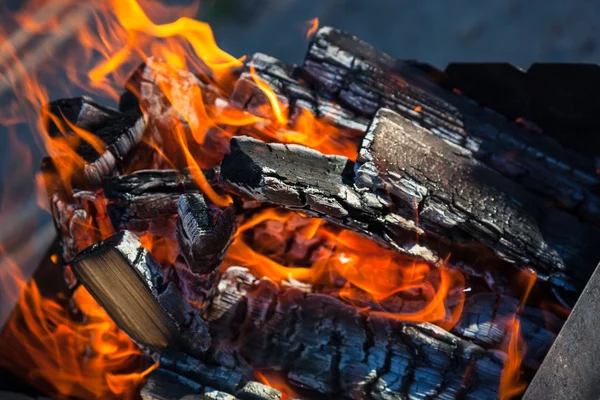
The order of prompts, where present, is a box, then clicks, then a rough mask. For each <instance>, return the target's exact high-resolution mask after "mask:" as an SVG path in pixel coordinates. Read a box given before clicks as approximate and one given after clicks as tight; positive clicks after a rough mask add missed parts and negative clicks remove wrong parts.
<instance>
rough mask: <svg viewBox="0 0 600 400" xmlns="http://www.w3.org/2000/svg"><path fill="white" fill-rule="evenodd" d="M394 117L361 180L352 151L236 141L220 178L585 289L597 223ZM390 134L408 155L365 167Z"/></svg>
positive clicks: (348, 224) (413, 248)
mask: <svg viewBox="0 0 600 400" xmlns="http://www.w3.org/2000/svg"><path fill="white" fill-rule="evenodd" d="M392 114H393V113H392V112H389V111H382V112H381V113H380V115H378V117H376V119H375V120H374V122H373V123H372V125H371V128H370V130H369V131H368V132H367V136H366V137H367V139H365V141H364V142H363V149H361V155H359V160H361V161H362V162H363V164H358V165H357V175H356V176H354V173H353V172H352V169H353V165H352V163H351V162H349V160H347V159H345V158H343V157H337V156H325V155H322V154H321V153H318V152H316V151H314V150H310V149H307V148H304V147H302V146H295V145H288V146H286V145H281V144H264V143H261V142H259V141H257V140H255V139H251V138H247V137H235V138H233V139H232V141H231V145H230V147H231V154H230V155H227V156H226V157H225V158H224V160H223V163H222V165H221V176H220V182H221V184H222V185H223V186H224V187H225V188H226V189H229V190H231V191H233V192H234V193H237V194H238V195H242V196H245V197H247V198H251V199H254V200H258V201H261V202H266V203H272V204H276V205H279V206H283V207H286V208H291V209H296V210H300V211H303V212H308V213H311V214H313V215H316V216H318V217H321V218H324V219H326V220H328V221H330V222H333V223H336V224H338V225H341V226H342V227H344V228H347V229H352V230H355V231H358V232H360V233H363V234H365V235H367V236H369V237H371V238H373V239H375V240H377V241H378V242H379V243H382V244H384V245H387V246H389V247H393V248H394V249H396V250H398V251H400V252H402V253H405V254H408V255H410V256H413V257H418V258H420V259H423V260H425V261H427V262H433V263H436V262H440V260H441V259H443V258H444V257H446V256H447V255H449V254H451V255H452V258H451V262H453V263H455V264H461V263H464V264H466V265H471V264H472V263H473V261H475V260H477V259H479V260H481V258H482V257H484V256H485V257H487V258H490V257H492V258H493V257H496V258H498V259H501V260H503V261H505V262H509V263H517V264H518V266H519V267H523V266H528V267H531V268H533V269H535V270H536V271H537V272H538V273H539V275H540V276H542V277H544V278H547V279H550V280H551V281H552V283H553V284H554V285H557V286H564V287H566V288H567V289H569V290H577V289H576V288H577V286H573V285H571V284H570V282H571V280H572V281H574V282H575V284H576V285H582V284H583V282H585V278H586V277H587V276H588V274H589V273H591V271H589V268H587V264H586V262H588V261H589V260H590V259H592V258H593V257H595V255H594V254H593V253H594V252H593V251H592V249H593V248H594V246H593V244H594V241H597V240H600V236H599V235H598V234H597V233H596V232H595V229H593V228H592V227H591V226H589V225H584V224H580V223H578V221H577V220H576V219H574V218H572V217H571V216H570V215H568V214H566V213H560V212H558V211H556V210H553V211H554V212H553V213H550V215H549V214H548V213H546V214H544V212H543V211H544V210H545V209H544V208H543V205H540V206H539V208H536V200H535V199H532V196H531V195H530V194H529V193H527V192H526V191H524V190H522V189H521V188H520V187H519V186H518V185H516V184H514V183H513V182H511V181H510V180H508V179H506V178H505V177H503V176H501V175H500V174H498V173H496V172H494V171H492V170H491V169H488V168H486V167H485V166H483V165H481V164H479V163H478V162H477V161H475V160H473V159H470V158H468V153H467V154H464V153H463V154H461V155H460V156H459V155H458V154H456V152H457V150H458V149H460V148H457V147H456V146H451V145H449V144H447V143H446V142H444V141H442V140H440V139H438V138H436V137H435V136H433V135H431V134H429V132H427V131H425V130H424V129H422V128H417V127H416V126H414V125H413V124H411V123H410V122H408V121H406V120H404V119H403V118H402V117H400V116H398V115H394V116H393V117H391V115H392ZM398 121H401V122H402V123H399V122H398ZM408 129H410V132H408V131H405V130H408ZM380 131H381V132H391V134H390V135H389V136H390V137H389V138H386V139H389V140H388V141H387V142H386V143H388V145H385V144H382V145H383V147H385V148H386V149H391V150H401V151H399V152H398V155H396V154H394V156H395V157H396V158H395V159H392V158H390V157H389V156H388V157H387V158H386V156H382V157H381V160H380V161H381V162H379V163H378V162H375V163H373V162H371V163H370V164H368V163H365V161H367V160H368V157H369V156H370V155H369V153H368V152H369V150H368V149H369V148H370V147H369V146H370V145H371V143H372V140H371V139H369V138H373V137H374V135H375V136H376V135H377V132H380ZM416 134H418V135H419V138H420V139H415V140H414V141H413V139H411V138H410V135H416ZM399 137H402V138H404V139H403V140H400V139H398V138H399ZM425 139H427V140H425ZM418 140H421V141H422V143H418ZM390 143H391V144H390ZM402 146H404V148H403V147H402ZM360 157H362V158H360ZM383 160H387V161H385V162H383ZM424 160H425V161H424ZM370 161H372V160H370ZM394 163H395V164H394ZM428 163H429V164H428ZM432 163H433V164H432ZM392 164H393V165H392ZM421 165H422V166H421ZM384 167H387V168H388V169H385V168H384ZM379 168H384V169H385V170H381V171H380V170H379ZM426 168H429V169H426ZM388 173H389V174H388ZM387 175H393V176H392V179H390V178H388V176H387ZM405 175H406V176H405ZM355 178H356V184H353V180H354V179H355ZM482 178H483V179H482ZM369 179H370V180H369ZM394 185H395V186H394ZM379 189H386V190H387V191H391V192H392V193H391V194H392V196H388V195H387V194H386V193H384V192H383V191H381V193H378V190H379ZM424 199H426V200H424ZM532 208H533V209H532ZM415 215H417V216H418V222H419V224H418V226H417V225H416V224H415V222H414V221H413V220H414V219H415ZM560 222H563V223H567V225H562V224H560ZM571 224H572V225H571ZM561 226H572V227H573V231H569V234H570V235H573V236H572V237H568V235H566V232H565V233H564V234H563V233H561V232H562V231H564V230H563V229H562V228H561ZM557 228H558V229H557ZM579 240H581V241H583V243H578V241H579ZM486 248H487V249H491V250H492V251H493V252H494V254H495V256H492V255H490V254H487V253H490V251H489V250H488V251H487V252H486V251H484V249H486ZM589 263H590V264H591V265H593V262H589Z"/></svg>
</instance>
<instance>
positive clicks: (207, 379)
mask: <svg viewBox="0 0 600 400" xmlns="http://www.w3.org/2000/svg"><path fill="white" fill-rule="evenodd" d="M211 361H213V364H208V363H205V362H203V361H202V360H199V359H198V358H194V357H190V356H189V355H188V354H185V353H179V352H174V351H166V352H165V353H163V354H162V356H161V367H163V368H167V369H168V370H170V371H172V372H175V373H177V374H179V375H182V376H184V377H187V378H189V379H192V380H193V381H194V382H196V383H199V384H201V385H202V386H204V389H205V390H204V391H205V392H207V390H206V389H207V388H208V389H212V390H208V391H215V389H216V390H217V391H221V392H225V393H229V394H230V395H233V396H234V398H238V399H240V400H279V399H281V392H279V391H278V390H276V389H274V388H271V387H268V386H265V385H263V384H261V383H258V382H255V381H252V380H251V379H249V370H247V369H245V368H243V367H240V366H237V365H231V364H227V363H221V364H220V365H219V364H214V361H215V360H214V359H211Z"/></svg>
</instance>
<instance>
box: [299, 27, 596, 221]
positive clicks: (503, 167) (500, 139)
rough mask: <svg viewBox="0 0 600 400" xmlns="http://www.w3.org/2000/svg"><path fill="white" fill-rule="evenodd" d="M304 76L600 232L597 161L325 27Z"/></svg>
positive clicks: (363, 111)
mask: <svg viewBox="0 0 600 400" xmlns="http://www.w3.org/2000/svg"><path fill="white" fill-rule="evenodd" d="M302 72H303V74H302V76H303V78H305V79H306V81H307V82H308V83H309V84H311V85H312V86H313V87H314V88H315V89H316V90H317V91H318V92H319V93H322V94H323V95H324V96H330V97H331V98H333V99H336V100H337V101H338V102H339V103H340V104H342V105H343V106H345V107H347V108H348V109H350V110H352V111H354V112H357V113H360V114H362V115H364V116H365V117H369V118H370V117H372V116H373V115H374V114H375V112H376V111H377V110H378V109H379V108H381V107H389V108H391V109H393V110H394V111H396V112H398V113H400V114H401V115H403V116H404V117H406V118H408V119H410V120H412V121H414V122H416V123H417V124H420V125H422V126H423V127H425V128H428V129H430V130H431V132H432V133H433V134H435V135H437V136H439V137H441V138H443V139H444V140H446V141H448V142H451V143H454V144H456V145H458V146H461V147H463V148H465V149H468V150H469V151H471V152H472V154H473V156H474V157H476V158H477V159H479V160H480V161H482V162H483V163H485V164H486V165H488V166H489V167H491V168H494V169H496V170H497V171H499V172H501V173H502V174H504V175H506V176H508V177H509V178H510V179H512V180H514V181H516V182H518V183H520V184H521V185H522V186H523V187H525V188H527V189H528V190H530V191H532V192H534V193H537V194H539V195H540V197H542V198H547V199H551V200H552V201H553V202H555V203H556V204H557V205H558V206H559V207H561V208H565V209H567V210H569V212H571V213H573V214H575V215H577V216H578V217H580V218H582V219H585V220H588V221H591V222H593V223H595V224H597V225H598V226H600V195H599V187H600V178H599V177H598V176H597V174H596V172H595V169H596V167H595V163H594V159H593V158H592V157H589V156H587V157H586V156H583V155H581V154H578V153H575V152H573V151H570V150H566V149H565V148H564V147H562V146H561V145H560V144H559V143H558V142H556V141H555V140H553V139H551V138H549V137H545V136H543V135H540V134H538V133H536V132H532V131H529V130H527V129H523V128H520V127H519V126H517V125H516V124H514V123H513V122H511V121H507V120H506V119H505V118H504V117H502V116H500V115H499V114H497V113H495V112H493V111H491V110H488V109H483V108H481V107H479V106H478V105H477V104H475V103H474V102H472V101H470V100H469V99H468V98H467V97H465V96H462V95H460V94H456V93H454V92H452V91H449V90H446V89H444V88H443V87H441V86H440V85H438V84H437V82H435V81H432V80H431V79H430V77H429V76H428V75H427V74H425V73H423V71H421V70H419V69H417V68H414V67H413V66H411V65H410V64H409V63H405V62H402V61H399V60H397V59H395V58H393V57H391V56H389V55H387V54H385V53H383V52H380V51H378V50H376V49H375V48H373V47H372V46H370V45H368V44H367V43H365V42H362V41H360V40H358V39H357V38H356V37H353V36H351V35H348V34H346V33H343V32H341V31H338V30H335V29H332V28H329V27H325V28H322V29H320V30H319V32H318V33H317V34H316V35H315V36H314V38H313V40H312V42H311V45H310V48H309V51H308V53H307V56H306V59H305V62H304V64H303V66H302Z"/></svg>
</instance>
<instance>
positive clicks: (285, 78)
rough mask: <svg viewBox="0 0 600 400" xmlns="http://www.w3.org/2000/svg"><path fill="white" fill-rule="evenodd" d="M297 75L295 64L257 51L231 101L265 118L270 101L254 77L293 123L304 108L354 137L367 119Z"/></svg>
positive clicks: (250, 60) (298, 72) (365, 123)
mask: <svg viewBox="0 0 600 400" xmlns="http://www.w3.org/2000/svg"><path fill="white" fill-rule="evenodd" d="M300 75H301V70H300V68H298V67H297V66H296V65H292V64H286V63H284V62H282V61H280V60H278V59H276V58H273V57H270V56H268V55H266V54H262V53H256V54H254V55H253V56H252V57H251V58H250V59H249V60H248V61H247V62H246V64H245V68H244V72H242V74H241V75H240V77H239V79H238V80H237V81H236V84H235V87H234V89H233V91H232V93H231V96H230V101H231V103H232V104H233V105H235V106H237V107H239V108H240V109H245V110H247V111H249V112H251V113H253V114H255V115H260V116H264V117H268V116H269V114H270V113H272V111H271V110H270V109H269V108H268V107H265V105H268V104H269V100H268V98H267V96H266V94H265V93H264V91H263V90H261V88H260V87H259V86H258V84H257V82H256V78H259V79H260V80H262V81H263V82H265V83H266V84H267V85H269V87H270V88H271V89H272V90H273V91H274V93H276V94H277V96H278V100H279V103H280V104H281V105H282V106H284V107H287V116H288V118H289V119H290V122H291V124H292V125H293V124H294V122H295V120H296V118H297V117H298V116H299V115H300V114H301V113H302V110H304V111H308V112H310V113H311V114H312V115H314V116H315V117H317V118H324V119H326V120H327V121H328V122H329V123H331V124H332V125H335V126H338V127H340V128H341V129H343V130H344V134H345V135H347V136H350V137H356V136H358V135H360V134H361V133H362V132H364V131H365V130H366V128H367V125H368V124H369V121H368V119H366V118H364V117H362V116H359V115H356V114H355V113H353V112H352V111H350V110H348V109H345V108H344V107H342V106H340V105H339V104H336V103H334V102H333V101H331V100H328V99H327V98H324V97H322V96H319V95H318V94H317V93H316V92H315V91H314V90H312V89H311V88H309V87H307V86H306V85H304V84H302V83H300V81H299V80H298V78H299V77H300Z"/></svg>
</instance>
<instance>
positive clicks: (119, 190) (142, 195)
mask: <svg viewBox="0 0 600 400" xmlns="http://www.w3.org/2000/svg"><path fill="white" fill-rule="evenodd" d="M202 172H203V173H204V176H205V177H206V179H207V181H208V182H210V183H214V182H215V172H214V171H213V170H203V171H202ZM102 186H103V188H104V195H105V197H106V200H107V203H108V205H107V213H108V215H109V217H110V220H111V221H112V225H113V226H114V228H115V229H116V230H130V231H132V232H135V233H139V234H145V233H152V234H156V235H160V236H165V237H169V238H175V218H176V216H177V202H178V201H179V196H180V195H181V194H183V193H188V192H197V191H198V186H197V184H196V182H195V181H194V179H193V177H192V175H191V174H190V173H189V171H188V170H182V171H176V170H145V171H137V172H134V173H132V174H129V175H123V176H114V177H109V178H106V179H104V181H103V184H102Z"/></svg>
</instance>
